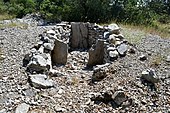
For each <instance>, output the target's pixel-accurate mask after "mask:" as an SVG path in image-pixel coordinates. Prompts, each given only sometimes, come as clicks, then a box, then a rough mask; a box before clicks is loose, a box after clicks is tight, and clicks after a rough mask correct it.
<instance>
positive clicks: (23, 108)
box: [15, 103, 30, 113]
mask: <svg viewBox="0 0 170 113" xmlns="http://www.w3.org/2000/svg"><path fill="white" fill-rule="evenodd" d="M29 108H30V106H29V105H28V104H26V103H22V104H20V105H18V106H17V108H16V110H15V113H28V111H29Z"/></svg>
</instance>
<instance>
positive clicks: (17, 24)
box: [0, 23, 28, 29]
mask: <svg viewBox="0 0 170 113" xmlns="http://www.w3.org/2000/svg"><path fill="white" fill-rule="evenodd" d="M11 27H19V28H22V29H27V28H28V25H27V24H24V23H9V24H0V28H11Z"/></svg>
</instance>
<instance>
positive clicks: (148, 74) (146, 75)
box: [141, 69, 159, 83]
mask: <svg viewBox="0 0 170 113" xmlns="http://www.w3.org/2000/svg"><path fill="white" fill-rule="evenodd" d="M141 78H143V79H145V80H147V81H148V82H151V83H157V82H159V78H158V77H157V76H156V74H155V72H154V70H152V69H150V70H149V69H148V70H146V71H142V76H141Z"/></svg>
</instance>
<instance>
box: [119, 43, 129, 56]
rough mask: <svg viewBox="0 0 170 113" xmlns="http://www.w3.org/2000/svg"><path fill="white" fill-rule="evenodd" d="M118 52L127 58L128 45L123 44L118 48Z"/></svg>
mask: <svg viewBox="0 0 170 113" xmlns="http://www.w3.org/2000/svg"><path fill="white" fill-rule="evenodd" d="M117 51H118V53H119V54H120V55H121V56H125V55H126V52H127V45H126V44H124V43H123V44H121V45H119V46H118V47H117Z"/></svg>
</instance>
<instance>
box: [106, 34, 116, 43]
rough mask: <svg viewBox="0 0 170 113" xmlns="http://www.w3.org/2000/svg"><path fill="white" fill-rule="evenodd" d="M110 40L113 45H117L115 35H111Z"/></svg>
mask: <svg viewBox="0 0 170 113" xmlns="http://www.w3.org/2000/svg"><path fill="white" fill-rule="evenodd" d="M108 40H109V43H111V44H115V42H116V38H115V36H114V35H110V36H109V39H108Z"/></svg>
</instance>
